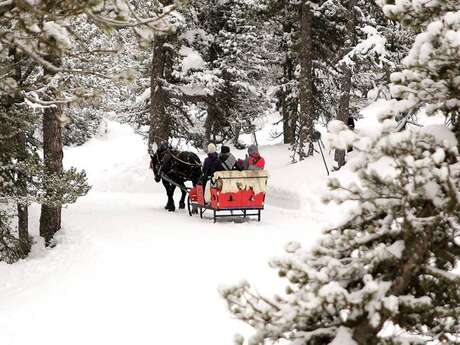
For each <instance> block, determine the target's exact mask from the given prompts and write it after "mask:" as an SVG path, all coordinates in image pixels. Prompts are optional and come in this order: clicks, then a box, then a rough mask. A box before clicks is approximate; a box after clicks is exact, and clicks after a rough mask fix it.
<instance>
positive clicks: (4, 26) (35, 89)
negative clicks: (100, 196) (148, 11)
mask: <svg viewBox="0 0 460 345" xmlns="http://www.w3.org/2000/svg"><path fill="white" fill-rule="evenodd" d="M163 15H166V13H163ZM78 20H82V21H83V22H84V21H86V22H91V23H95V24H97V26H98V27H99V28H104V29H110V28H114V27H115V28H125V27H136V28H142V29H143V30H144V31H149V32H154V31H155V30H156V29H157V25H158V23H159V20H158V15H156V16H154V17H148V18H145V17H142V18H141V17H139V16H137V15H136V12H135V11H134V10H133V8H131V7H130V4H129V3H128V2H126V1H107V2H104V3H103V4H100V3H94V2H92V1H89V2H87V1H83V2H82V1H72V0H66V1H60V2H52V1H51V2H50V1H38V2H14V1H4V2H1V3H0V28H1V30H0V61H1V64H2V68H3V69H2V79H1V80H0V91H1V94H0V102H1V104H0V109H1V114H0V116H2V118H3V119H4V121H3V122H2V136H1V141H2V158H1V160H2V163H1V169H0V170H1V171H2V181H1V182H2V185H1V188H0V193H1V194H0V196H1V198H2V201H4V202H5V203H6V205H11V204H12V203H16V204H17V214H14V213H13V214H12V213H11V212H5V211H3V210H2V212H1V215H0V217H1V218H2V219H0V224H1V229H2V232H1V234H2V238H1V239H0V241H2V240H3V239H6V241H4V242H2V246H1V247H0V252H1V251H3V248H12V249H13V250H14V248H13V247H11V246H10V243H13V242H14V240H13V239H14V238H15V234H14V232H15V231H14V230H15V227H14V226H13V223H12V222H11V216H13V217H17V218H18V233H19V240H18V241H19V244H18V247H19V252H20V255H13V256H11V255H8V257H3V255H2V257H1V258H0V259H5V260H6V261H9V262H11V261H14V260H15V259H17V258H18V257H23V256H24V255H25V254H26V253H27V251H28V246H29V241H28V229H27V224H28V221H27V217H28V214H27V205H28V204H29V203H30V202H32V201H35V202H38V203H40V204H42V213H41V217H40V234H41V235H42V236H43V237H44V238H45V241H46V243H47V244H49V243H51V239H52V237H53V235H54V233H55V232H56V231H58V230H59V228H60V224H61V210H60V209H61V206H62V205H64V204H67V203H72V202H75V200H76V198H77V197H78V196H81V195H83V194H85V193H86V192H87V191H88V186H87V183H86V178H85V174H84V172H81V173H80V172H77V171H76V170H75V169H73V168H72V169H69V170H63V168H62V126H63V122H64V118H63V116H62V115H63V114H62V106H63V105H67V104H71V103H73V102H75V101H78V100H82V99H85V98H88V97H92V96H93V95H92V94H88V93H86V92H85V91H82V89H79V88H75V87H73V85H72V84H71V83H69V79H71V78H72V77H74V76H88V75H92V76H96V77H98V78H112V77H114V76H113V75H109V73H104V72H103V71H101V70H98V69H97V68H96V67H95V66H94V64H93V65H89V64H86V65H85V63H84V61H86V59H85V55H86V56H87V55H88V54H89V53H91V52H95V53H97V52H96V51H97V49H95V50H91V49H88V46H86V47H85V44H84V42H85V40H84V39H83V38H82V37H79V36H78V35H77V34H76V32H75V31H74V30H72V25H78V24H75V22H78ZM80 24H81V22H80ZM76 42H78V43H76ZM82 48H83V49H82ZM85 48H86V49H85ZM19 109H20V110H19ZM33 109H35V110H34V111H32V110H33ZM29 114H33V115H40V116H42V118H43V121H38V123H40V122H42V124H43V125H42V133H43V153H44V161H43V163H42V162H41V161H40V160H39V159H37V157H38V156H37V155H36V153H35V152H36V151H35V149H31V147H33V146H34V145H35V146H36V144H37V142H38V141H37V138H35V137H34V136H33V134H31V133H33V131H34V130H35V129H36V125H37V122H36V121H37V118H36V117H34V116H32V117H29ZM15 117H19V119H15ZM11 133H13V134H11ZM10 141H11V142H10ZM6 147H8V150H7V149H4V148H6ZM9 209H11V208H9ZM7 251H9V252H11V251H10V250H9V249H8V250H7Z"/></svg>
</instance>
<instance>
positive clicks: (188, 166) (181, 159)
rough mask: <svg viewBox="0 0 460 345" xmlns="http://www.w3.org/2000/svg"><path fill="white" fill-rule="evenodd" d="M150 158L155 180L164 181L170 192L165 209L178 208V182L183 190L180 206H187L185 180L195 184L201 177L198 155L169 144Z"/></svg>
mask: <svg viewBox="0 0 460 345" xmlns="http://www.w3.org/2000/svg"><path fill="white" fill-rule="evenodd" d="M150 158H151V161H150V169H152V170H153V174H154V175H155V181H156V182H160V181H162V182H163V186H165V189H166V193H167V194H168V203H167V204H166V206H165V209H167V210H168V211H171V212H172V211H175V210H176V206H175V205H174V190H175V189H176V184H177V185H178V186H180V188H181V191H182V196H181V198H180V201H179V208H185V196H186V195H187V192H186V187H185V181H192V184H193V186H195V185H196V184H197V183H198V181H199V180H200V177H201V161H200V159H199V158H198V156H197V155H196V154H194V153H193V152H187V151H178V150H174V149H172V148H171V147H170V146H168V145H160V147H159V148H158V149H157V151H156V152H155V153H154V154H153V155H152V154H151V155H150ZM172 182H174V183H175V184H174V183H172Z"/></svg>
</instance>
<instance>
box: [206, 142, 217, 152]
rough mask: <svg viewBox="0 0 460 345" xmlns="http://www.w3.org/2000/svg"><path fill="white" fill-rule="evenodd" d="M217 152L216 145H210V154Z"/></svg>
mask: <svg viewBox="0 0 460 345" xmlns="http://www.w3.org/2000/svg"><path fill="white" fill-rule="evenodd" d="M216 151H217V149H216V145H214V144H213V143H209V144H208V153H215V152H216Z"/></svg>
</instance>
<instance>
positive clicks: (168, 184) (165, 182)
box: [162, 180, 171, 210]
mask: <svg viewBox="0 0 460 345" xmlns="http://www.w3.org/2000/svg"><path fill="white" fill-rule="evenodd" d="M162 182H163V186H164V187H165V189H166V195H167V196H168V202H167V203H166V205H165V210H168V209H169V207H170V206H171V201H170V198H169V188H170V186H171V185H170V183H169V182H167V181H165V180H163V181H162Z"/></svg>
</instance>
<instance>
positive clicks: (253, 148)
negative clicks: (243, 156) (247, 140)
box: [248, 144, 259, 155]
mask: <svg viewBox="0 0 460 345" xmlns="http://www.w3.org/2000/svg"><path fill="white" fill-rule="evenodd" d="M248 153H249V154H250V155H253V154H255V153H259V150H258V149H257V146H256V145H254V144H252V145H249V147H248Z"/></svg>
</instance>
